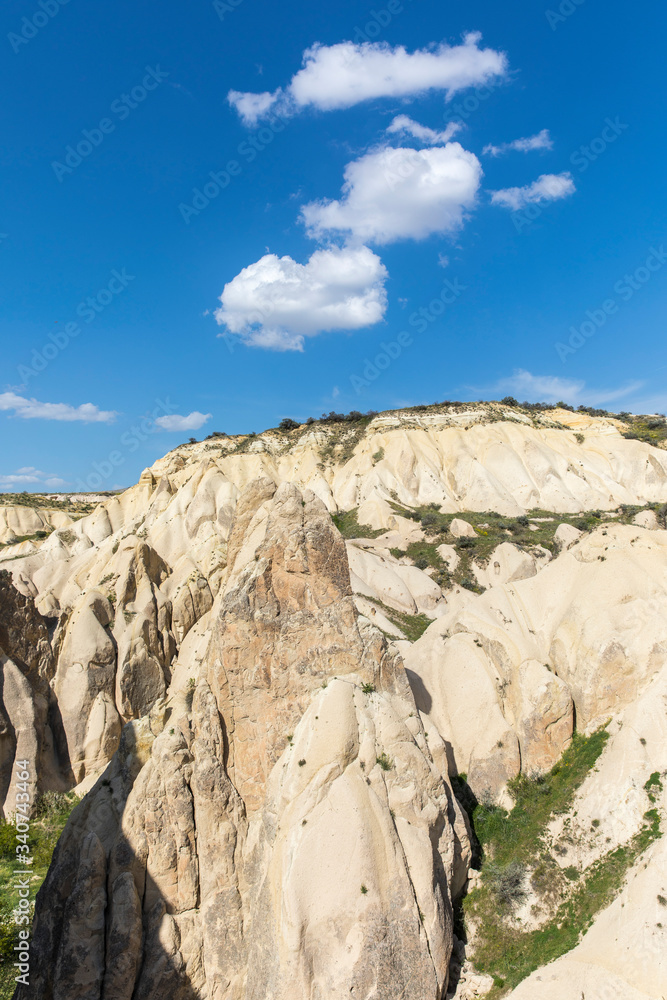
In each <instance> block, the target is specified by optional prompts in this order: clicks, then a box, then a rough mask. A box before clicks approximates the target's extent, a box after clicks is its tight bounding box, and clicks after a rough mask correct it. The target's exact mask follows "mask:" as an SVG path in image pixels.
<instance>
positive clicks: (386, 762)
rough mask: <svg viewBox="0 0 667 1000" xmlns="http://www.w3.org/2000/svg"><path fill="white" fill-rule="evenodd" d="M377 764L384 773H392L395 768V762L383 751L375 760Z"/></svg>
mask: <svg viewBox="0 0 667 1000" xmlns="http://www.w3.org/2000/svg"><path fill="white" fill-rule="evenodd" d="M375 763H376V764H379V765H380V767H381V768H382V770H383V771H391V769H392V767H393V766H394V762H393V760H392V759H391V758H390V757H387V754H386V753H385V752H384V750H383V751H382V753H381V754H380V756H379V757H376V758H375Z"/></svg>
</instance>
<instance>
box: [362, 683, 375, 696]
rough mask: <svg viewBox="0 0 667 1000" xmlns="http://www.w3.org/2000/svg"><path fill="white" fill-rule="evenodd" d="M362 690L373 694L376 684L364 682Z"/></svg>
mask: <svg viewBox="0 0 667 1000" xmlns="http://www.w3.org/2000/svg"><path fill="white" fill-rule="evenodd" d="M361 690H362V691H363V692H364V694H373V693H374V691H375V684H362V685H361Z"/></svg>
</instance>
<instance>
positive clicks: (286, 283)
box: [215, 246, 387, 351]
mask: <svg viewBox="0 0 667 1000" xmlns="http://www.w3.org/2000/svg"><path fill="white" fill-rule="evenodd" d="M386 279H387V269H386V268H385V266H384V264H383V263H382V261H381V260H380V258H379V257H378V256H376V254H374V253H373V252H372V251H371V250H369V249H368V247H364V246H361V247H354V248H353V247H344V248H342V249H340V248H338V247H330V248H328V249H326V250H317V251H316V252H315V253H314V254H313V255H312V257H311V258H310V260H308V262H307V263H306V264H299V263H297V261H295V260H293V259H292V258H291V257H277V256H276V255H275V254H266V255H265V256H264V257H262V258H261V259H260V260H258V261H257V262H256V263H255V264H250V265H249V266H248V267H244V268H243V270H242V271H241V272H240V274H237V275H236V277H235V278H233V279H232V281H230V282H229V283H228V284H226V285H225V287H224V290H223V292H222V295H221V296H220V301H221V303H222V306H221V308H219V309H218V310H217V311H216V313H215V318H216V319H217V321H218V323H219V324H220V325H221V326H223V325H224V326H226V327H227V329H228V330H229V331H230V332H231V333H236V334H240V336H241V337H242V338H243V340H244V341H245V343H246V344H249V345H252V346H254V347H265V348H269V349H271V350H275V351H301V350H303V341H304V337H314V336H315V335H316V334H318V333H321V332H323V331H325V330H326V331H329V330H359V329H361V328H363V327H366V326H372V325H373V324H374V323H379V322H380V320H381V319H382V317H383V316H384V311H385V309H386V305H387V295H386V292H385V289H384V283H385V280H386ZM220 336H224V334H221V335H220Z"/></svg>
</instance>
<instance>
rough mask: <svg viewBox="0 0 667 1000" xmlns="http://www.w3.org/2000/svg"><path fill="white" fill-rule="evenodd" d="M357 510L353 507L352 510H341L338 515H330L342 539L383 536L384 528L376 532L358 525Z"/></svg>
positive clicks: (364, 525)
mask: <svg viewBox="0 0 667 1000" xmlns="http://www.w3.org/2000/svg"><path fill="white" fill-rule="evenodd" d="M357 509H358V508H356V507H355V508H354V510H343V511H340V512H339V513H338V514H332V515H331V517H332V520H333V523H334V524H335V525H336V527H337V528H338V530H339V531H340V533H341V535H342V536H343V538H377V537H378V535H383V534H384V531H385V529H384V528H379V529H377V530H376V529H375V528H371V527H370V526H369V525H367V524H359V521H358V520H357Z"/></svg>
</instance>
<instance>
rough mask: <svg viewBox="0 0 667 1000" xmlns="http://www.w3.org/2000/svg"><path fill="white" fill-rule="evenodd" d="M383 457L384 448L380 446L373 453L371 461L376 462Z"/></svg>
mask: <svg viewBox="0 0 667 1000" xmlns="http://www.w3.org/2000/svg"><path fill="white" fill-rule="evenodd" d="M383 458H384V448H380V449H379V450H378V451H376V452H375V454H374V455H373V461H374V462H376V463H377V462H381V461H382V459H383Z"/></svg>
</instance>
